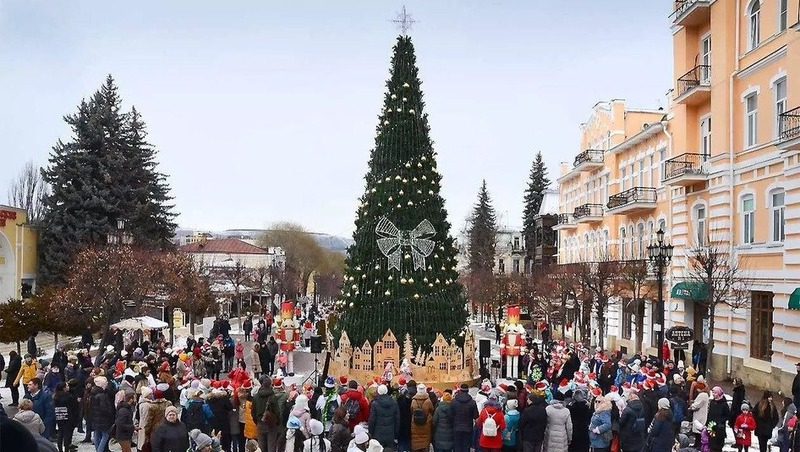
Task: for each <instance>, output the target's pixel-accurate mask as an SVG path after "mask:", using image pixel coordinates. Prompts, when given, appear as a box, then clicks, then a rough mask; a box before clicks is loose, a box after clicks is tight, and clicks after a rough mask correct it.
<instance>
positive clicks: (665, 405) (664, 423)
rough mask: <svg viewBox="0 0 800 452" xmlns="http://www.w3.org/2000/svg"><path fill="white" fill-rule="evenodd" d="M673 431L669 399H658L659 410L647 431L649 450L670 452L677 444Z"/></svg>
mask: <svg viewBox="0 0 800 452" xmlns="http://www.w3.org/2000/svg"><path fill="white" fill-rule="evenodd" d="M673 432H674V430H673V421H672V408H671V407H670V405H669V399H666V398H661V399H658V411H657V412H656V415H655V416H654V417H653V423H652V425H651V426H650V429H649V431H648V432H647V446H648V449H647V450H648V451H649V452H670V451H671V450H672V446H673V445H674V444H675V435H674V433H673Z"/></svg>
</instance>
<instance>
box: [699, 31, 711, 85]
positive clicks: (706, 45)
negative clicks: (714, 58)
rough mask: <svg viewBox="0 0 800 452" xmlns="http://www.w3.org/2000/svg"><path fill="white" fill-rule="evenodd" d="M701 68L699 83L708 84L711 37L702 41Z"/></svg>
mask: <svg viewBox="0 0 800 452" xmlns="http://www.w3.org/2000/svg"><path fill="white" fill-rule="evenodd" d="M702 61H703V66H704V67H702V68H701V71H700V81H701V82H702V83H709V79H710V78H711V36H707V37H706V38H704V39H703V55H702Z"/></svg>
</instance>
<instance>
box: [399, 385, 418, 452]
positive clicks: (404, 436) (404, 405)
mask: <svg viewBox="0 0 800 452" xmlns="http://www.w3.org/2000/svg"><path fill="white" fill-rule="evenodd" d="M415 395H417V382H415V381H414V380H409V381H408V383H406V390H405V393H401V394H400V395H399V396H398V397H397V408H398V410H399V412H400V432H399V433H398V435H397V450H398V451H399V452H407V451H409V450H411V399H413V398H414V396H415Z"/></svg>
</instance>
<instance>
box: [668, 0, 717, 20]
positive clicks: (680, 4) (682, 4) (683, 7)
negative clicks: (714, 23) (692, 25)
mask: <svg viewBox="0 0 800 452" xmlns="http://www.w3.org/2000/svg"><path fill="white" fill-rule="evenodd" d="M700 2H703V3H708V0H675V10H674V11H672V14H670V15H669V17H670V18H671V19H672V21H673V22H675V21H676V20H678V18H679V17H681V16H682V15H683V13H685V12H686V11H687V10H688V9H689V8H691V7H692V6H693V5H694V4H695V3H700Z"/></svg>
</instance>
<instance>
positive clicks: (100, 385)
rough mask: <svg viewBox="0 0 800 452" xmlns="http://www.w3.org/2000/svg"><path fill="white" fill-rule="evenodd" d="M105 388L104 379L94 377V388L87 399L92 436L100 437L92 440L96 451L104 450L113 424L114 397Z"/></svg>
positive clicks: (106, 386) (106, 385)
mask: <svg viewBox="0 0 800 452" xmlns="http://www.w3.org/2000/svg"><path fill="white" fill-rule="evenodd" d="M107 388H108V379H106V377H94V387H92V390H91V392H90V398H89V417H90V419H91V421H92V431H93V432H94V435H95V436H99V437H100V438H99V439H95V440H94V444H95V448H96V449H97V450H105V447H106V445H108V441H109V439H111V426H112V425H113V424H114V414H115V412H114V396H113V395H111V394H110V392H109V391H108V390H107Z"/></svg>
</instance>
